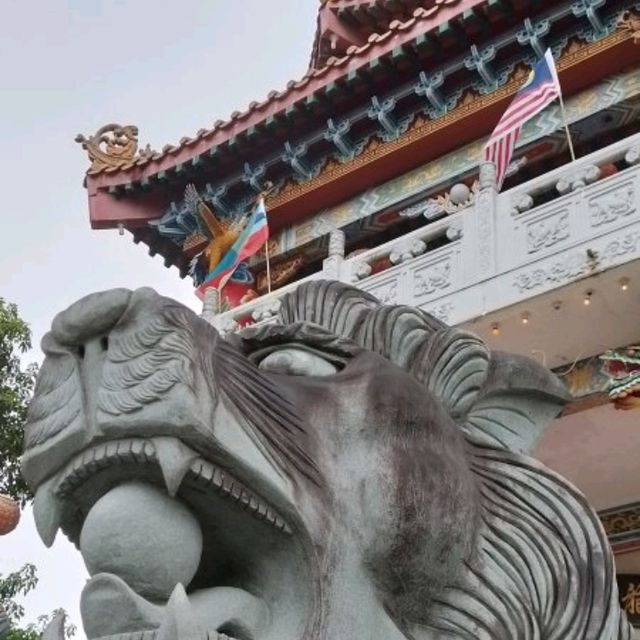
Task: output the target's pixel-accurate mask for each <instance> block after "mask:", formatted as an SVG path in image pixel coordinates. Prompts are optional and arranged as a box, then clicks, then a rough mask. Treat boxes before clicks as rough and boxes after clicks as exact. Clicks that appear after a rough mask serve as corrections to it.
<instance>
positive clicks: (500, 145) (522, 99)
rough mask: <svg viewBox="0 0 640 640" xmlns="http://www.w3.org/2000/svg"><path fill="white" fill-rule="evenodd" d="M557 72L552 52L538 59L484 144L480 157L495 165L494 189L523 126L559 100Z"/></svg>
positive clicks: (498, 183)
mask: <svg viewBox="0 0 640 640" xmlns="http://www.w3.org/2000/svg"><path fill="white" fill-rule="evenodd" d="M560 96H561V93H560V82H559V80H558V72H557V71H556V66H555V64H554V62H553V55H552V54H551V50H550V49H547V51H546V52H545V54H544V57H543V58H541V59H540V60H538V62H537V63H536V65H535V66H534V67H533V69H532V70H531V73H530V74H529V78H528V79H527V81H526V82H525V84H524V85H523V86H522V88H521V89H520V91H518V93H516V95H515V97H514V98H513V100H512V101H511V104H510V105H509V107H508V108H507V110H506V111H505V112H504V114H503V116H502V118H500V122H498V125H497V126H496V128H495V129H494V130H493V133H492V134H491V137H490V138H489V141H488V142H487V144H486V146H485V148H484V152H483V157H484V159H485V160H489V161H491V162H493V163H494V164H495V165H496V188H497V189H498V191H499V190H500V188H501V187H502V182H503V181H504V177H505V174H506V173H507V168H508V166H509V163H510V162H511V156H512V155H513V150H514V148H515V146H516V141H517V140H518V135H519V133H520V129H521V128H522V125H523V124H524V123H525V122H526V121H527V120H528V119H529V118H531V117H533V116H535V115H536V113H539V112H540V111H542V110H543V109H544V108H545V107H546V106H547V105H548V104H550V103H551V102H553V101H554V100H555V99H556V98H558V97H560Z"/></svg>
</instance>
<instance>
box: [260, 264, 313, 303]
mask: <svg viewBox="0 0 640 640" xmlns="http://www.w3.org/2000/svg"><path fill="white" fill-rule="evenodd" d="M303 262H304V258H303V256H302V255H297V256H293V257H292V258H289V259H288V260H284V261H283V262H280V263H279V264H277V265H274V266H272V267H271V269H270V271H271V288H272V289H277V288H278V287H282V286H283V285H285V284H287V282H289V281H290V280H291V278H293V277H294V276H295V275H296V273H298V270H299V269H300V267H301V266H302V263H303ZM256 289H257V290H258V293H260V294H263V293H266V292H267V289H268V285H267V273H266V271H263V272H261V273H259V274H258V277H257V283H256Z"/></svg>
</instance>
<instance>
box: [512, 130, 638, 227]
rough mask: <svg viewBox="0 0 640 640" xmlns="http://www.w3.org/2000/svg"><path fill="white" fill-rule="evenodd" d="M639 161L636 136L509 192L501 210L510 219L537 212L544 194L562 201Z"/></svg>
mask: <svg viewBox="0 0 640 640" xmlns="http://www.w3.org/2000/svg"><path fill="white" fill-rule="evenodd" d="M638 158H640V134H635V135H633V136H629V137H628V138H625V139H624V140H620V141H618V142H616V143H614V144H612V145H609V146H608V147H605V148H604V149H599V150H598V151H594V152H593V153H591V154H589V155H587V156H584V157H583V158H579V159H578V160H577V161H576V162H573V163H571V164H570V165H564V166H562V167H559V168H557V169H555V170H554V171H550V172H549V173H545V174H544V175H542V176H538V177H537V178H534V179H532V180H529V181H528V182H525V183H523V184H521V185H518V186H517V187H514V188H513V189H510V190H509V191H507V192H505V193H504V194H501V195H500V197H499V200H500V201H501V202H500V209H501V210H502V209H503V208H506V209H508V210H509V212H510V213H511V215H513V216H518V215H520V214H522V212H524V211H528V210H530V209H532V208H535V207H536V198H537V196H539V195H540V194H542V193H546V194H547V198H548V197H549V195H551V196H553V195H554V194H555V196H556V197H561V196H563V195H565V194H568V193H571V192H574V191H576V190H577V191H580V190H581V189H582V188H583V187H585V186H589V185H593V184H597V183H598V181H601V180H603V179H607V176H609V175H610V174H611V172H612V171H613V172H616V171H617V170H618V167H620V166H622V167H624V166H625V165H629V166H632V165H634V164H636V163H637V162H638ZM614 163H617V164H616V165H614ZM505 201H506V203H505Z"/></svg>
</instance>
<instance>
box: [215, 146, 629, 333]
mask: <svg viewBox="0 0 640 640" xmlns="http://www.w3.org/2000/svg"><path fill="white" fill-rule="evenodd" d="M494 174H495V170H494V167H493V165H491V164H490V163H485V164H483V165H482V166H481V168H480V183H479V188H478V190H477V191H476V193H475V194H474V196H473V200H472V201H471V202H470V203H469V206H467V207H466V208H463V209H462V210H461V211H459V212H457V213H454V214H452V215H448V216H446V217H444V218H441V219H439V220H436V221H433V222H431V223H429V224H427V225H425V226H423V227H421V228H420V229H417V230H415V231H413V232H411V233H409V234H406V235H405V236H402V237H399V238H396V239H394V240H392V241H391V242H388V243H386V244H383V245H380V246H378V247H376V248H374V249H371V250H369V251H366V252H364V253H361V254H359V255H357V256H354V257H351V258H345V257H344V235H343V234H342V232H341V231H337V230H336V231H333V232H332V233H331V238H330V243H329V244H330V246H329V255H328V257H327V259H326V260H325V261H324V263H323V268H322V270H321V271H319V272H318V273H316V274H314V275H312V276H309V277H308V278H305V279H304V280H299V281H296V282H293V283H291V284H290V285H288V286H286V287H283V288H281V289H278V290H277V291H274V292H272V293H270V294H268V295H265V296H262V297H260V298H258V299H256V300H254V301H252V302H250V303H248V304H245V305H242V306H240V307H237V308H235V309H232V310H231V311H227V312H225V313H221V314H215V304H214V303H212V301H211V300H209V304H208V305H207V304H205V310H204V312H203V315H204V316H205V317H207V319H208V320H210V321H211V322H213V323H214V324H215V325H216V326H217V327H218V328H219V329H220V330H222V331H223V332H228V331H232V330H235V329H236V328H237V327H240V326H243V325H246V324H253V323H263V322H271V321H273V320H274V319H275V316H276V315H277V313H278V309H279V305H280V298H281V297H282V296H283V295H284V294H286V293H287V292H289V291H292V290H294V289H295V288H296V287H297V286H298V285H299V284H301V283H302V282H305V281H308V280H312V279H317V278H323V279H334V280H340V281H342V282H346V283H349V284H353V285H355V286H357V287H359V288H361V289H363V290H366V291H369V292H370V293H372V294H373V295H375V296H376V297H378V298H379V299H380V300H381V301H383V302H384V303H386V304H408V305H412V306H418V307H421V308H423V309H425V310H426V311H429V312H430V313H432V314H433V315H435V316H437V317H439V318H440V319H442V320H444V321H445V322H448V323H449V324H457V323H460V322H464V321H466V320H469V319H471V318H473V317H476V316H479V315H482V314H485V313H488V312H490V311H493V310H495V309H499V308H502V307H505V306H508V305H511V304H514V303H517V302H519V301H521V300H524V299H526V298H528V297H531V296H533V295H538V294H540V293H543V292H545V291H548V290H551V289H553V288H556V287H560V286H563V285H565V284H567V283H569V282H572V281H574V280H578V279H580V278H583V277H587V276H589V275H593V274H594V273H598V272H600V271H603V270H606V269H608V268H610V267H613V266H617V265H619V264H623V263H625V262H629V261H631V260H635V259H636V258H638V257H640V202H639V194H640V183H639V180H640V134H637V135H634V136H631V137H629V138H626V139H625V140H621V141H619V142H617V143H615V144H612V145H610V146H609V147H606V148H604V149H600V150H598V151H596V152H594V153H592V154H590V155H588V156H585V157H583V158H580V159H579V160H577V161H576V162H573V163H571V164H568V165H565V166H563V167H560V168H558V169H556V170H554V171H551V172H549V173H547V174H544V175H542V176H539V177H537V178H535V179H533V180H530V181H529V182H526V183H524V184H521V185H519V186H517V187H515V188H513V189H511V190H509V191H506V192H505V193H502V194H498V193H497V192H496V190H495V186H494V184H495V182H494Z"/></svg>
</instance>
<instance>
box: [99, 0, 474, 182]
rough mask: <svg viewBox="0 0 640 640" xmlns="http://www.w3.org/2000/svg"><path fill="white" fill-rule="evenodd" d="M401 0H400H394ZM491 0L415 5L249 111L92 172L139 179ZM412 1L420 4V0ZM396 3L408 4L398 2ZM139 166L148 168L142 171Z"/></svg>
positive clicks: (265, 119) (337, 1)
mask: <svg viewBox="0 0 640 640" xmlns="http://www.w3.org/2000/svg"><path fill="white" fill-rule="evenodd" d="M394 1H395V0H394ZM485 2H486V0H436V2H435V3H433V6H431V7H430V8H428V9H425V8H417V9H415V10H413V12H412V15H411V17H410V18H408V19H407V20H405V21H404V22H401V21H399V20H397V19H394V20H393V21H391V22H390V23H389V24H388V25H387V29H386V31H384V32H383V33H371V34H370V35H369V36H368V37H367V38H365V39H364V42H363V43H362V44H360V45H356V44H351V45H349V46H348V47H347V48H346V50H345V51H344V52H343V54H342V55H340V56H339V57H338V56H331V57H329V58H327V59H326V60H325V62H324V64H323V65H322V66H321V67H319V68H310V69H309V70H308V71H307V73H305V74H304V75H303V76H302V78H301V79H300V80H297V81H296V80H292V81H290V82H288V83H287V85H286V87H285V88H284V89H282V90H280V91H276V90H274V91H271V92H270V93H269V94H268V95H267V97H266V99H264V100H262V101H253V102H251V103H250V104H249V106H248V107H247V108H246V109H244V110H243V111H234V112H233V113H232V114H231V116H230V117H229V118H228V119H227V120H217V121H216V122H215V123H214V124H213V126H212V127H210V128H203V129H200V130H199V131H198V132H197V133H196V134H195V136H193V137H187V136H185V137H183V138H181V139H180V141H179V142H178V143H177V144H168V145H165V146H164V147H163V148H162V150H161V151H151V150H147V151H146V152H145V153H142V154H139V155H137V156H135V157H134V158H132V159H131V161H130V162H128V163H126V162H125V163H120V164H118V165H114V166H110V167H109V166H99V165H98V166H94V167H91V168H90V169H89V172H88V174H89V177H90V178H91V177H92V176H96V175H97V174H101V173H104V174H106V176H112V177H110V178H109V177H105V179H102V180H100V181H99V184H98V185H97V186H99V187H104V186H110V185H115V184H123V183H128V182H130V181H132V180H138V179H140V178H142V177H143V176H146V175H148V174H149V173H157V172H160V171H163V170H165V169H167V168H169V167H172V166H174V165H175V164H176V162H185V161H188V160H191V159H192V158H194V157H197V156H198V155H199V154H201V153H202V152H203V151H207V150H209V149H210V148H211V147H213V146H216V145H220V144H223V143H227V142H228V141H230V140H232V139H233V138H234V137H235V136H237V135H239V134H241V133H244V132H246V131H247V130H249V129H250V128H251V127H254V126H256V125H258V124H268V123H269V121H270V119H273V118H274V117H275V116H276V115H280V114H285V115H286V113H287V112H288V111H289V110H291V109H292V108H294V106H295V105H296V103H301V102H304V101H307V102H308V100H309V98H310V97H312V96H313V94H314V93H315V92H316V91H318V90H321V89H322V88H324V87H327V85H330V84H331V83H333V82H335V81H336V80H338V79H340V78H342V77H344V76H345V75H346V74H349V73H355V72H356V70H357V69H359V68H362V67H365V66H366V65H367V64H368V63H369V62H370V61H371V60H375V59H377V58H380V57H381V56H384V55H385V54H388V53H389V52H391V51H393V50H394V49H396V48H398V47H401V46H402V45H403V44H405V43H408V42H410V41H411V40H413V39H414V38H416V37H417V36H419V35H421V34H424V33H426V32H429V31H431V30H434V29H436V28H438V27H439V26H440V25H443V24H444V23H446V22H447V21H448V20H449V19H452V18H454V17H455V16H457V15H460V12H461V11H463V10H472V9H473V7H474V6H476V5H481V4H484V3H485ZM410 3H413V4H419V3H418V2H417V0H410ZM342 4H348V5H353V6H354V7H355V5H364V4H367V5H371V4H380V5H384V4H388V1H387V2H385V0H379V1H378V2H373V3H372V2H362V1H356V0H326V2H325V4H324V5H323V6H322V7H321V10H320V14H319V15H322V13H323V10H324V7H325V6H333V5H336V6H338V5H342ZM396 4H407V3H406V2H405V3H400V2H396ZM137 168H143V169H142V171H137V170H136V169H137Z"/></svg>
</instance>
